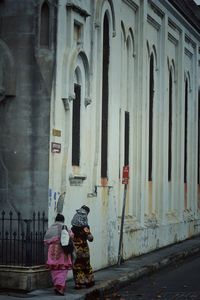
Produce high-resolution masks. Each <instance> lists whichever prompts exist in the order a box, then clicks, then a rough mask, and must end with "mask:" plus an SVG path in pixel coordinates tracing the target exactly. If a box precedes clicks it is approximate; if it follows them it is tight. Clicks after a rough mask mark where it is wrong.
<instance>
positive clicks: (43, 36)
mask: <svg viewBox="0 0 200 300" xmlns="http://www.w3.org/2000/svg"><path fill="white" fill-rule="evenodd" d="M49 30H50V11H49V5H48V4H47V2H46V1H45V2H44V3H43V4H42V7H41V15H40V46H42V47H47V48H48V47H49V36H50V32H49Z"/></svg>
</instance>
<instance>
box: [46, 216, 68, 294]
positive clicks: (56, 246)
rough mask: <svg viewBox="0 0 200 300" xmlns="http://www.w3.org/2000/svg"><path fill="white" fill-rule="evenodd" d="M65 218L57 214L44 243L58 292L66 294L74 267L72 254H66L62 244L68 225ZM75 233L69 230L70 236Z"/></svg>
mask: <svg viewBox="0 0 200 300" xmlns="http://www.w3.org/2000/svg"><path fill="white" fill-rule="evenodd" d="M64 221H65V218H64V216H63V215H61V214H57V216H56V219H55V223H54V224H53V225H51V226H50V227H49V229H48V230H47V232H46V234H45V236H44V243H45V244H46V245H47V246H48V259H47V263H46V264H47V266H48V268H49V269H50V270H51V278H52V282H53V285H54V290H55V293H56V294H59V295H64V291H65V286H66V280H67V273H68V270H70V269H71V268H72V261H71V255H70V254H69V255H67V254H65V252H64V251H63V248H62V246H61V232H62V229H63V228H64V227H66V226H63V225H64ZM70 236H73V234H72V233H71V232H70V231H68V238H69V237H70Z"/></svg>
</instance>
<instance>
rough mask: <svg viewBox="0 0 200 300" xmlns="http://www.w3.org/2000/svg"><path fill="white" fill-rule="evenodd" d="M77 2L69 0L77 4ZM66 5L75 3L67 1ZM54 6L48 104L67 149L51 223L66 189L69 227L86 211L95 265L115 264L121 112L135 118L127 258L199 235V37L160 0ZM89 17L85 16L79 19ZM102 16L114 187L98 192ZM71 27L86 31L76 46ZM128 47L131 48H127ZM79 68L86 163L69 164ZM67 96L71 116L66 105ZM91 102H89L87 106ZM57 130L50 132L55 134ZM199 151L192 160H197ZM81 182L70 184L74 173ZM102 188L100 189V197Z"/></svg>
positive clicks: (55, 175) (54, 189)
mask: <svg viewBox="0 0 200 300" xmlns="http://www.w3.org/2000/svg"><path fill="white" fill-rule="evenodd" d="M71 2H72V1H71ZM71 2H70V3H71ZM67 3H68V1H67V0H60V1H59V6H58V34H57V72H56V78H55V86H54V90H53V92H52V103H51V142H52V141H54V142H58V143H61V146H62V150H61V153H50V178H49V190H50V194H49V217H50V222H53V219H54V217H55V214H56V203H57V200H58V197H59V194H60V193H63V192H66V196H65V204H64V211H63V213H64V215H65V217H66V223H67V225H68V226H70V221H71V218H72V216H73V214H74V213H75V210H76V209H77V208H79V207H80V206H81V205H83V204H86V205H88V206H89V207H90V209H91V213H90V215H89V223H90V226H91V230H92V232H93V234H94V237H95V241H94V242H93V243H92V244H91V246H90V248H91V259H92V265H93V266H94V268H95V269H99V268H102V267H105V266H107V265H110V264H114V263H116V261H117V255H118V243H119V228H120V221H121V218H120V216H121V210H122V201H123V193H124V185H122V183H121V179H122V178H121V176H122V167H123V159H124V158H123V157H124V150H123V149H124V146H123V143H124V112H125V111H126V110H128V111H129V113H130V181H129V185H128V196H127V203H126V204H127V208H126V218H125V223H124V240H123V255H124V257H125V258H128V257H131V256H134V255H140V254H142V253H145V252H148V251H151V250H154V249H156V248H158V247H162V246H165V245H167V244H170V243H173V242H176V241H180V240H182V239H185V238H188V237H190V236H191V235H194V234H196V233H198V232H199V227H198V226H196V225H197V224H198V223H199V211H198V210H197V202H198V199H197V197H198V195H197V188H198V186H197V159H196V158H197V100H198V98H197V93H198V88H199V87H198V85H199V81H198V78H199V64H198V60H199V53H198V48H199V46H200V35H199V34H198V33H197V32H196V31H194V29H192V27H190V25H188V26H187V28H186V27H184V26H183V24H182V22H181V21H177V19H176V13H175V12H174V9H173V8H172V7H171V6H170V5H168V6H166V7H164V6H163V5H161V3H160V1H157V0H154V1H139V0H135V1H134V0H115V1H113V0H96V1H89V0H80V1H73V3H74V4H75V5H77V9H78V10H79V9H80V8H81V9H82V10H81V11H80V13H79V12H77V11H76V10H73V8H66V4H67ZM85 12H87V13H88V14H90V16H89V17H84V16H82V13H83V14H84V13H85ZM105 12H107V13H108V16H109V25H110V64H109V128H108V140H109V142H108V182H107V185H108V186H107V187H103V186H102V181H101V177H100V166H101V95H102V63H101V62H102V28H103V17H104V14H105ZM74 23H76V24H78V25H80V26H81V38H80V40H79V41H78V43H77V41H75V34H74ZM127 48H128V49H129V50H128V51H127ZM151 53H153V55H154V59H155V69H154V78H155V89H154V125H153V126H154V135H153V181H152V182H148V118H149V98H148V97H149V96H148V95H149V57H150V54H151ZM77 67H78V68H79V69H80V74H81V84H82V91H83V92H82V99H81V101H82V103H81V162H80V167H76V168H75V167H72V166H71V149H72V143H71V140H72V103H73V101H74V100H72V101H71V99H72V98H73V96H74V95H73V94H74V92H73V85H74V82H75V81H76V77H75V70H76V68H77ZM170 68H172V70H173V113H174V115H173V134H172V136H173V140H172V145H173V150H172V181H171V182H170V183H169V182H168V178H167V174H168V173H167V172H168V97H169V96H168V95H169V91H168V88H169V86H168V78H169V77H168V76H169V69H170ZM185 74H189V76H190V91H189V98H188V100H189V101H188V118H189V119H188V126H189V127H188V128H189V129H188V133H189V136H188V183H187V191H188V193H187V207H186V206H185V205H184V197H185V196H184V183H183V148H184V144H183V141H184V131H183V128H184V76H185ZM63 98H64V99H67V100H68V110H65V108H64V105H63V101H62V99H63ZM85 98H87V99H91V103H90V104H89V105H88V106H85V104H84V103H85ZM53 128H55V129H58V130H60V131H61V137H57V136H53V135H52V129H53ZM194 154H195V155H194ZM72 175H73V176H75V175H76V176H78V177H79V178H82V177H83V176H86V179H85V180H83V182H82V184H81V185H78V186H72V185H71V184H70V180H69V178H70V176H72ZM95 192H96V193H95Z"/></svg>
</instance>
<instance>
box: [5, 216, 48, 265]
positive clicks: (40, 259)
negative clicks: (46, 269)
mask: <svg viewBox="0 0 200 300" xmlns="http://www.w3.org/2000/svg"><path fill="white" fill-rule="evenodd" d="M47 226H48V219H47V218H46V217H45V213H44V212H43V213H42V214H41V213H40V212H38V213H37V214H36V213H35V212H34V213H33V215H32V217H31V218H30V219H24V218H22V216H21V213H20V212H18V213H13V212H12V211H10V212H9V213H8V214H6V213H5V211H2V212H1V215H0V264H1V265H17V266H36V265H41V264H44V263H45V257H44V256H45V254H44V243H43V238H44V234H45V231H46V230H47Z"/></svg>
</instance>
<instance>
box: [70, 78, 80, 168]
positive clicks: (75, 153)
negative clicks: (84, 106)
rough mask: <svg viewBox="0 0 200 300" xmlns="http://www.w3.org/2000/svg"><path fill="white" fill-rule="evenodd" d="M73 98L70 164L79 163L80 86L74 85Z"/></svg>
mask: <svg viewBox="0 0 200 300" xmlns="http://www.w3.org/2000/svg"><path fill="white" fill-rule="evenodd" d="M74 93H75V99H74V101H73V110H72V166H79V165H80V115H81V86H80V85H79V84H75V85H74Z"/></svg>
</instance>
